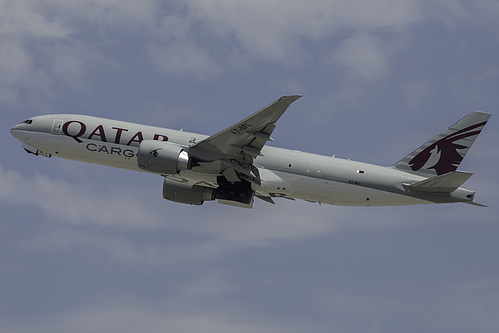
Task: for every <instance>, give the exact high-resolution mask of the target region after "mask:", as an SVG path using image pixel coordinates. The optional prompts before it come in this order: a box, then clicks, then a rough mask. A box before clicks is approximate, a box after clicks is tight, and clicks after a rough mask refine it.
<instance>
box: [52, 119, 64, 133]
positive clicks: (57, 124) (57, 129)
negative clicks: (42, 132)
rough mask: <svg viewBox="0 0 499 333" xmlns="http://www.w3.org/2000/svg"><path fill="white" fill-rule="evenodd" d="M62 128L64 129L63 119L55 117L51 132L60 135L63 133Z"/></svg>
mask: <svg viewBox="0 0 499 333" xmlns="http://www.w3.org/2000/svg"><path fill="white" fill-rule="evenodd" d="M61 129H62V120H60V119H54V123H53V124H52V130H51V131H50V133H52V134H55V135H59V134H61Z"/></svg>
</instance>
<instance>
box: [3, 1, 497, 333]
mask: <svg viewBox="0 0 499 333" xmlns="http://www.w3.org/2000/svg"><path fill="white" fill-rule="evenodd" d="M498 16H499V5H498V4H497V2H496V1H492V0H490V1H487V0H481V1H478V0H474V1H452V2H449V1H437V0H433V1H417V0H399V1H391V0H370V1H365V0H357V1H352V0H349V1H342V0H333V1H331V0H328V1H326V0H310V1H307V2H306V3H304V2H302V1H294V0H292V1H289V0H288V1H281V0H273V1H271V2H270V3H269V1H259V0H257V1H255V0H252V1H248V0H240V1H229V0H218V1H217V0H212V1H209V0H207V1H195V0H184V1H180V0H178V1H156V0H143V1H140V2H137V1H128V0H101V1H90V0H81V1H78V2H72V1H62V0H39V1H28V0H26V1H24V0H22V1H21V0H16V1H9V0H0V36H1V37H0V106H1V114H2V118H3V121H2V122H0V142H1V148H2V152H3V154H2V157H1V158H0V211H1V213H2V214H1V216H2V218H1V223H0V281H1V283H0V331H2V332H9V333H10V332H47V333H48V332H50V333H58V332H61V333H62V332H103V331H105V332H125V333H126V332H137V331H138V330H141V331H147V332H159V331H161V332H164V331H169V332H199V331H207V332H235V331H237V332H243V333H244V332H254V331H259V332H264V333H267V332H272V333H277V332H279V333H280V332H304V331H309V332H369V333H373V332H400V331H404V332H417V333H419V332H453V333H456V332H496V331H497V327H499V319H498V317H497V313H498V311H499V303H498V301H497V300H498V299H499V265H498V259H497V253H498V252H499V245H498V244H499V242H498V241H497V239H498V237H499V218H498V216H499V208H498V200H497V194H496V191H497V185H498V184H499V177H498V176H497V172H496V169H497V165H498V164H499V150H498V148H497V143H498V142H499V131H498V126H497V121H496V119H495V113H496V106H497V104H498V101H499V97H498V94H497V89H498V87H499V62H498V60H497V59H499V46H498V45H499V23H498V21H497V17H498ZM288 94H304V97H303V98H301V99H300V100H299V101H297V102H296V103H294V104H293V105H292V106H291V107H290V108H289V109H288V111H287V112H286V113H285V114H284V116H283V117H282V118H281V119H280V120H279V123H278V127H277V129H276V130H275V131H274V133H273V137H274V139H275V142H273V143H272V144H273V145H275V146H280V147H285V148H291V149H299V150H302V151H308V152H313V153H318V154H324V155H333V154H335V155H336V156H338V157H342V158H352V159H354V160H360V161H363V162H371V163H375V164H380V165H392V164H393V163H395V162H397V161H398V160H399V159H401V158H402V157H404V156H405V155H407V154H408V153H409V152H411V151H412V150H413V149H414V148H416V147H418V146H419V145H421V144H422V143H424V142H425V141H426V140H427V139H429V138H431V137H432V136H434V135H435V134H438V133H439V132H440V131H441V130H443V129H445V128H446V127H447V126H449V125H450V124H452V123H453V122H455V121H456V120H458V119H459V118H461V117H463V116H464V115H466V114H467V113H469V112H470V111H471V110H481V111H486V112H490V113H492V114H493V117H492V118H491V120H490V121H489V124H488V125H487V126H486V127H485V129H484V131H483V132H482V134H481V135H480V137H479V138H478V139H477V141H476V143H475V145H474V146H473V148H472V149H471V150H470V152H469V153H468V155H467V157H466V159H465V160H464V161H463V163H462V164H461V169H462V170H466V171H470V172H473V173H474V176H473V177H472V178H470V179H469V180H468V181H467V182H466V187H467V188H470V189H473V190H476V191H477V195H476V200H477V201H478V202H480V203H484V204H486V205H489V206H490V207H489V208H479V207H473V206H468V205H458V204H456V205H432V206H419V207H387V208H347V207H336V206H328V205H316V204H311V203H307V202H301V201H296V202H290V201H287V200H281V201H279V202H277V204H276V205H269V204H267V203H264V202H262V201H257V202H256V203H255V207H254V209H253V210H245V209H237V208H233V207H229V206H224V205H218V204H216V203H213V202H211V203H210V202H209V203H206V204H205V205H203V206H201V207H193V206H185V205H180V204H175V203H172V202H168V201H165V200H164V199H163V198H162V196H161V187H162V179H161V178H158V177H155V176H153V175H147V174H141V173H135V172H132V171H126V170H118V169H112V168H107V167H103V166H97V165H90V164H84V163H78V162H73V161H66V160H61V159H56V158H51V159H46V158H43V157H35V156H32V155H28V154H26V153H25V152H23V151H22V149H21V147H20V143H19V142H18V141H16V140H15V139H14V138H13V137H11V136H10V133H9V129H10V127H12V126H13V125H14V124H16V123H19V122H21V121H23V120H24V119H26V118H28V117H30V116H33V115H40V114H48V113H81V114H90V115H95V116H101V117H108V118H114V119H119V120H125V121H132V122H138V123H144V124H150V125H157V126H164V127H169V128H174V129H180V128H184V129H185V130H186V131H192V132H199V133H203V134H213V133H216V132H218V131H220V130H222V129H224V128H225V127H227V126H229V125H231V124H233V123H235V122H237V121H239V120H241V119H243V118H245V117H246V116H248V115H250V114H251V113H253V112H255V111H257V110H259V109H260V108H261V107H263V106H265V105H267V104H269V103H270V102H272V101H274V100H275V99H276V98H278V97H279V96H281V95H288Z"/></svg>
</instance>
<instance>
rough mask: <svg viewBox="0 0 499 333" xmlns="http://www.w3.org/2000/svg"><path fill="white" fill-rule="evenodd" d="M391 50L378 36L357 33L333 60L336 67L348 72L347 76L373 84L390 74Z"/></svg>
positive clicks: (334, 55)
mask: <svg viewBox="0 0 499 333" xmlns="http://www.w3.org/2000/svg"><path fill="white" fill-rule="evenodd" d="M390 48H391V47H390V46H389V45H388V44H386V43H385V42H384V41H383V39H381V38H379V37H377V36H374V35H371V34H366V33H357V34H355V35H353V36H352V37H350V38H348V39H346V40H344V41H343V42H342V43H341V44H340V46H339V47H338V48H337V49H336V50H335V51H334V52H333V57H332V58H333V62H334V64H335V65H336V66H338V67H339V68H341V69H345V70H346V72H347V76H350V77H352V76H353V78H355V77H360V78H361V79H363V80H365V81H368V82H372V81H374V80H376V79H379V78H382V77H384V76H386V75H387V74H388V71H389V65H388V64H389V56H390V53H391V50H390Z"/></svg>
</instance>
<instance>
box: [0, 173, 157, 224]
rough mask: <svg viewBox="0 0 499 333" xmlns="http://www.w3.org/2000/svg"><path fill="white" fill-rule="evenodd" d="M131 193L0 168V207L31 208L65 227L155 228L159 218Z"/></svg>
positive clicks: (131, 191)
mask: <svg viewBox="0 0 499 333" xmlns="http://www.w3.org/2000/svg"><path fill="white" fill-rule="evenodd" d="M134 193H135V192H134V191H133V190H128V191H127V190H123V188H121V190H120V189H119V188H116V189H114V190H99V189H95V188H92V186H91V185H88V184H87V185H86V184H83V183H68V182H67V181H65V180H64V179H51V178H49V177H47V176H44V175H41V174H35V175H34V176H33V177H31V178H25V177H23V176H22V175H21V174H20V173H19V172H17V171H11V170H4V169H3V168H2V166H1V165H0V204H16V205H34V206H35V207H37V208H38V209H40V210H41V211H43V212H44V213H45V214H46V215H48V216H50V217H51V218H55V219H57V220H60V221H64V222H65V223H68V224H74V225H76V224H82V223H83V224H95V225H99V226H113V225H114V226H120V227H123V228H140V229H148V228H155V227H157V225H158V222H157V221H160V220H161V216H159V215H156V212H152V211H151V210H150V209H148V208H149V207H147V203H146V201H144V202H141V203H138V202H137V201H136V200H134V197H133V195H134Z"/></svg>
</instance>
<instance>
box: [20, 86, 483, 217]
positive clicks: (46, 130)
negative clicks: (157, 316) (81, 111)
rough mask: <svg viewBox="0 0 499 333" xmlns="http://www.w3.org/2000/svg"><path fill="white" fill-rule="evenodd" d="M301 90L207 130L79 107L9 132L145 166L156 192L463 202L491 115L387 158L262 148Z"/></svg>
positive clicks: (190, 199)
mask: <svg viewBox="0 0 499 333" xmlns="http://www.w3.org/2000/svg"><path fill="white" fill-rule="evenodd" d="M300 97H302V95H294V96H283V97H280V98H279V99H277V100H276V101H274V102H273V103H271V104H270V105H268V106H266V107H264V108H263V109H261V110H260V111H258V112H256V113H254V114H253V115H251V116H249V117H247V118H246V119H244V120H241V121H240V122H238V123H236V124H234V125H232V126H230V127H228V128H226V129H224V130H223V131H221V132H219V133H217V134H214V135H211V136H207V135H202V134H197V133H190V132H186V131H183V130H180V131H178V130H173V129H166V128H160V127H153V126H146V125H139V124H136V123H130V122H123V121H117V120H111V119H104V118H98V117H93V116H87V115H77V114H52V115H41V116H35V117H31V118H29V119H27V120H25V121H24V122H22V123H20V124H18V125H16V126H14V127H13V128H12V129H11V134H12V135H13V136H14V137H15V138H16V139H18V140H19V141H21V142H22V147H23V148H24V149H25V150H26V151H27V152H28V153H31V154H34V155H40V156H45V157H51V156H57V157H61V158H65V159H70V160H76V161H82V162H88V163H95V164H100V165H107V166H111V167H117V168H123V169H129V170H136V171H142V172H147V173H152V174H157V175H161V176H162V177H163V197H164V198H165V199H167V200H171V201H174V202H178V203H184V204H191V205H202V204H203V203H204V202H205V201H213V200H218V202H219V203H222V204H227V205H232V206H238V207H245V208H253V203H254V198H255V197H256V198H259V199H262V200H263V201H265V202H268V203H271V204H274V203H275V201H274V200H275V198H286V199H291V200H295V199H302V200H306V201H310V202H315V203H320V204H321V203H324V204H331V205H340V206H397V205H419V204H434V203H456V202H461V203H467V204H473V205H477V206H483V205H481V204H478V203H476V202H475V201H474V197H475V192H474V191H471V190H467V189H464V188H461V185H462V184H463V183H464V182H465V181H466V180H468V178H469V177H471V175H472V173H469V172H464V171H458V170H457V168H458V166H459V164H460V163H461V161H462V160H463V158H464V157H465V155H466V153H467V152H468V150H469V149H470V147H471V145H472V144H473V142H474V141H475V139H476V138H477V136H478V134H480V132H481V130H482V129H483V127H484V126H485V124H486V122H487V121H488V119H489V117H490V116H491V115H490V114H488V113H484V112H479V111H473V112H471V113H470V114H468V115H467V116H465V117H464V118H462V119H461V120H459V121H458V122H456V123H455V124H453V125H452V126H450V127H449V128H448V129H446V130H444V131H443V132H442V133H440V134H439V135H437V136H435V137H434V138H432V139H431V140H429V141H428V142H426V143H425V144H423V145H422V146H420V147H419V148H417V149H416V150H414V151H413V152H411V153H410V154H408V155H407V156H406V157H404V158H403V159H401V160H400V161H399V162H397V163H395V164H394V165H392V166H387V167H385V166H378V165H373V164H368V163H363V162H356V161H352V160H346V159H341V158H336V157H334V156H332V157H331V156H323V155H316V154H311V153H306V152H301V151H298V150H289V149H283V148H277V147H273V146H268V145H266V143H267V142H268V141H273V139H272V137H271V134H272V132H273V131H274V129H275V128H276V123H277V121H278V120H279V118H280V117H281V116H282V115H283V113H284V112H285V111H286V109H288V107H289V106H290V105H291V103H293V102H295V101H296V100H297V99H299V98H300Z"/></svg>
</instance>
